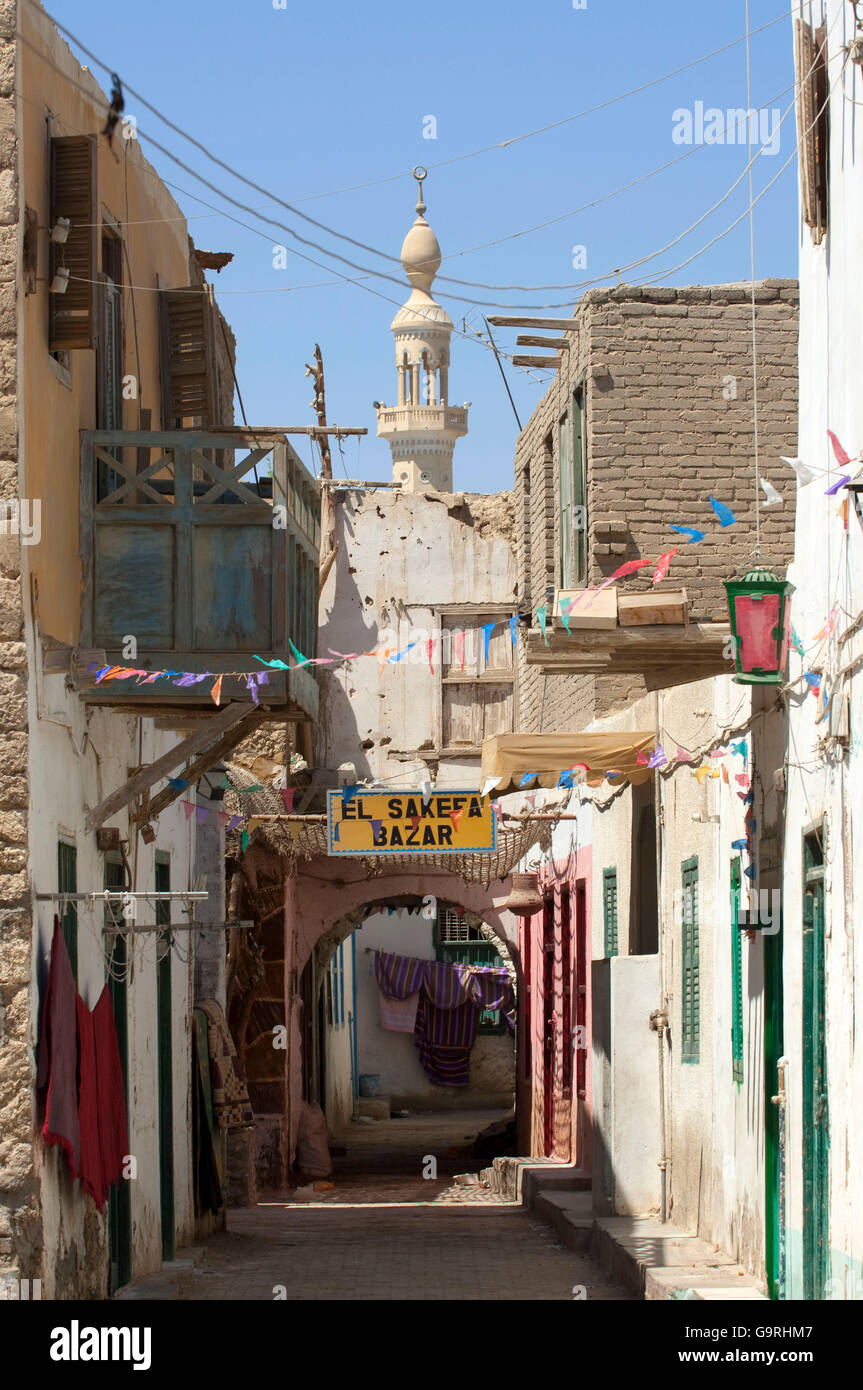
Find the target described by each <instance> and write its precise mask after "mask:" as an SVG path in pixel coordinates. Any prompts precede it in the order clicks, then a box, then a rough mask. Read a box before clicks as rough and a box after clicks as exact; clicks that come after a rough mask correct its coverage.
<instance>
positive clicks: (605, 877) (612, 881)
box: [602, 869, 618, 956]
mask: <svg viewBox="0 0 863 1390" xmlns="http://www.w3.org/2000/svg"><path fill="white" fill-rule="evenodd" d="M602 921H603V930H604V935H605V955H606V956H616V955H617V949H618V946H617V870H616V869H603V871H602Z"/></svg>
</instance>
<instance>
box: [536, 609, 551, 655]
mask: <svg viewBox="0 0 863 1390" xmlns="http://www.w3.org/2000/svg"><path fill="white" fill-rule="evenodd" d="M547 614H548V604H547V603H543V604H541V606H540V607H539V608H537V610H536V620H537V622H538V623H539V630H540V632H541V633H542V640H543V642H544V643H545V645H546V646H548V645H549V643H548V633H547V632H546V630H545V628H546V618H547Z"/></svg>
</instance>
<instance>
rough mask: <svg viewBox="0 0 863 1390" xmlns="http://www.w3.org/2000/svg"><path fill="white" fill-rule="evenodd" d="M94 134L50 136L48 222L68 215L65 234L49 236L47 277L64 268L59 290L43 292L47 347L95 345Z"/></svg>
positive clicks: (61, 348)
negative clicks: (60, 238)
mask: <svg viewBox="0 0 863 1390" xmlns="http://www.w3.org/2000/svg"><path fill="white" fill-rule="evenodd" d="M97 155H98V146H97V144H96V137H95V135H93V136H90V135H63V136H55V137H54V139H52V141H51V226H52V227H53V226H55V224H56V222H57V219H58V218H60V217H68V218H69V221H70V223H71V226H70V229H69V237H68V240H67V241H66V242H65V243H64V244H63V245H58V244H57V243H55V242H53V241H52V242H50V243H49V245H50V249H51V254H50V262H49V264H50V279H51V280H53V279H54V275H55V274H56V272H57V271H58V270H59V269H60V267H61V266H65V267H66V269H67V270H68V271H69V285H68V288H67V290H66V293H65V294H49V296H48V304H49V328H48V336H49V343H50V350H51V352H66V351H68V350H69V349H72V348H92V347H95V345H96V303H97V285H96V273H97V271H98V268H99V226H98V223H99V208H98V198H97V173H96V167H97Z"/></svg>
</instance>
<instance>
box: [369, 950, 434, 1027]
mask: <svg viewBox="0 0 863 1390" xmlns="http://www.w3.org/2000/svg"><path fill="white" fill-rule="evenodd" d="M423 966H424V962H423V961H421V960H415V959H414V958H413V957H412V956H399V955H396V954H395V953H394V952H385V951H376V952H375V978H376V980H377V982H378V991H379V1004H380V1023H381V1027H382V1028H386V1029H387V1031H388V1032H390V1033H412V1032H413V1031H414V1025H415V1024H416V1017H417V1005H418V1004H419V989H420V986H421V984H422V979H423Z"/></svg>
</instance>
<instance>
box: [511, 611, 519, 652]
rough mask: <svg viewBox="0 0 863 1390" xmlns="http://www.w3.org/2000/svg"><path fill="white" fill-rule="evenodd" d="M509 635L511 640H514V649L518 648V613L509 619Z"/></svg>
mask: <svg viewBox="0 0 863 1390" xmlns="http://www.w3.org/2000/svg"><path fill="white" fill-rule="evenodd" d="M509 635H510V637H511V639H512V645H513V646H514V647H517V646H518V614H517V613H514V614H513V615H512V617H511V618H510V619H509Z"/></svg>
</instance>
